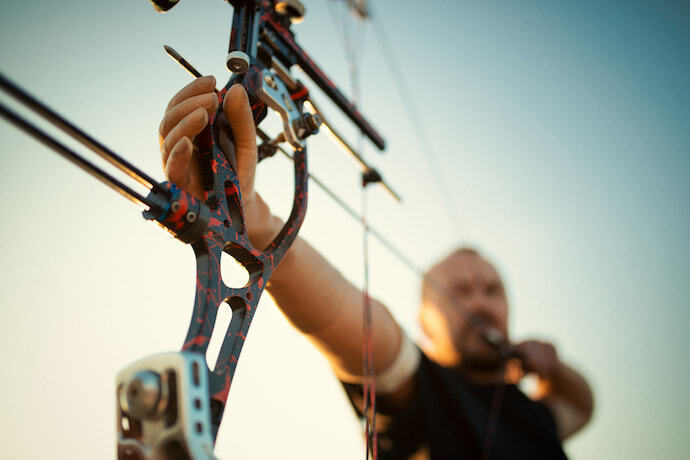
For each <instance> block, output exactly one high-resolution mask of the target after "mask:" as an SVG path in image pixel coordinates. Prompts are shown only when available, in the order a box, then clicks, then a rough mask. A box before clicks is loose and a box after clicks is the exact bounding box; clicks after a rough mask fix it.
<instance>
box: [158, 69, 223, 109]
mask: <svg viewBox="0 0 690 460" xmlns="http://www.w3.org/2000/svg"><path fill="white" fill-rule="evenodd" d="M214 89H216V79H215V78H214V77H213V76H212V75H206V76H203V77H199V78H196V79H194V80H192V82H191V83H190V84H188V85H187V86H185V87H184V88H182V89H181V90H179V91H178V92H177V94H175V95H174V96H173V97H172V99H170V102H169V103H168V106H167V107H166V108H165V110H166V111H168V110H169V109H170V108H171V107H174V106H176V105H177V104H179V103H180V102H182V101H184V100H185V99H189V98H190V97H192V96H197V95H199V94H204V93H210V92H212V91H213V90H214Z"/></svg>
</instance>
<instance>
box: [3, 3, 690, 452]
mask: <svg viewBox="0 0 690 460" xmlns="http://www.w3.org/2000/svg"><path fill="white" fill-rule="evenodd" d="M304 3H305V4H306V6H307V17H306V18H305V21H304V22H303V23H302V24H300V25H298V26H296V27H295V29H294V30H295V32H296V35H297V40H298V42H299V43H300V44H301V45H302V46H303V47H304V49H306V50H307V51H308V52H309V53H310V54H311V55H312V56H313V58H314V60H315V61H316V62H317V63H318V64H319V65H320V66H321V67H322V68H323V69H325V70H326V72H327V73H328V74H329V75H330V76H331V77H332V78H333V80H334V81H335V82H336V83H337V84H338V85H339V86H340V87H341V88H342V89H343V91H344V92H345V93H346V94H348V95H349V96H350V97H353V98H354V97H355V96H356V98H357V99H358V100H359V103H360V106H361V110H362V112H363V113H364V114H365V115H366V116H367V117H368V119H369V120H370V121H371V122H372V124H373V125H374V126H375V127H376V128H377V129H378V130H379V131H380V132H381V133H382V135H383V136H384V137H385V138H386V141H387V150H386V152H385V153H383V154H381V153H378V152H377V151H376V149H375V147H373V146H372V145H370V144H369V143H368V142H366V141H364V142H363V141H360V139H359V136H358V133H357V131H356V129H354V128H353V126H352V125H351V124H350V122H349V121H348V120H346V119H344V118H343V117H342V116H340V114H339V113H338V110H337V109H336V108H335V107H334V106H332V105H330V104H329V103H328V102H327V100H326V98H325V97H323V96H322V95H321V94H320V93H319V91H318V90H317V89H315V87H314V85H311V87H312V88H313V89H312V93H314V94H315V96H318V99H317V100H319V101H320V102H321V103H322V105H323V108H324V110H325V111H326V113H327V114H328V116H329V118H331V119H332V121H333V122H334V124H335V125H336V126H337V127H338V129H340V130H341V131H343V133H345V135H346V137H347V138H348V140H350V142H352V143H353V144H355V145H362V148H363V152H364V154H365V156H366V157H367V159H368V160H370V161H371V162H372V163H374V164H375V165H376V166H377V167H378V169H379V170H380V171H381V172H382V174H383V175H384V177H385V178H386V180H387V181H389V182H390V183H391V184H392V185H393V187H394V188H395V189H396V190H397V191H398V192H399V193H400V194H401V195H402V197H403V201H402V203H397V202H395V201H393V200H392V199H391V198H390V197H389V196H388V195H387V194H386V193H385V192H384V191H382V190H381V189H380V188H378V187H371V188H370V190H369V192H368V194H367V199H368V203H369V204H368V208H369V209H368V219H369V221H370V222H371V225H372V226H373V227H375V228H377V229H378V230H379V231H380V232H381V233H383V234H385V235H387V237H388V238H389V239H390V240H391V241H392V242H393V243H394V244H395V245H396V246H398V247H399V248H401V249H402V250H403V251H404V252H405V253H406V254H407V256H408V257H409V258H410V259H411V260H413V261H414V262H415V263H416V264H418V265H420V266H422V267H427V266H429V265H430V264H431V263H433V262H434V261H435V260H436V259H438V258H439V257H441V256H442V255H443V254H444V253H445V252H446V251H448V250H450V249H452V248H454V247H455V246H457V245H458V244H469V245H472V246H474V247H477V248H478V249H480V250H481V251H484V252H485V253H486V254H487V257H489V258H490V259H491V260H492V261H494V262H495V263H496V265H497V267H498V268H499V270H500V271H501V273H502V275H503V276H504V278H505V281H506V284H507V287H508V294H509V300H510V302H511V333H512V337H513V339H514V340H522V339H526V338H540V339H544V340H550V341H553V342H554V343H555V344H556V346H557V348H558V351H559V354H560V356H561V357H562V358H563V359H565V360H567V361H568V362H569V363H571V364H573V365H574V366H576V367H577V368H578V369H580V370H581V371H582V372H583V373H584V374H585V375H586V376H587V378H588V379H589V381H590V383H591V385H592V387H593V389H594V392H595V397H596V412H595V415H594V418H593V420H592V422H591V423H590V424H589V425H588V426H587V428H586V429H585V430H583V431H582V432H581V433H580V434H578V435H576V436H575V437H574V438H573V439H572V440H570V441H568V442H567V443H566V451H567V452H568V454H569V455H570V456H571V457H572V458H576V459H609V458H627V459H647V458H668V459H671V458H685V456H686V455H687V452H688V451H689V450H690V436H689V435H690V433H689V428H688V426H689V425H688V415H687V414H688V413H689V412H690V394H689V390H688V388H690V385H689V384H690V375H689V373H690V371H689V366H688V349H689V347H688V338H687V333H686V330H687V327H688V325H689V324H690V321H689V319H690V313H688V308H687V306H688V301H687V299H688V298H689V296H690V288H689V283H688V281H689V280H688V274H689V273H690V247H689V244H688V235H689V234H690V203H689V197H690V181H689V177H690V134H689V133H690V130H688V125H689V121H690V72H689V70H690V65H689V62H690V60H689V59H688V49H690V28H689V27H688V24H690V7H689V6H688V3H687V2H674V1H668V2H664V1H662V2H654V3H651V2H625V5H621V4H618V2H593V1H585V2H577V3H573V4H565V3H556V2H546V1H528V2H521V3H520V4H519V5H518V4H507V3H506V2H503V3H501V2H464V1H463V2H456V1H435V2H419V1H416V2H413V1H407V2H400V1H392V0H388V1H384V0H380V1H376V2H370V4H369V5H370V8H371V12H372V14H371V18H370V19H369V20H368V21H360V20H357V19H355V18H354V17H352V16H351V15H349V12H348V9H347V5H346V4H345V3H344V2H342V1H333V0H329V1H326V2H320V1H314V0H312V1H305V2H304ZM0 8H1V9H0V12H1V14H0V62H1V64H0V71H1V72H2V73H3V74H4V75H6V76H7V77H9V78H11V79H13V80H14V81H15V82H18V83H20V84H21V85H22V86H23V87H24V88H25V89H27V90H28V91H29V92H31V93H32V94H34V95H36V96H37V97H39V98H41V99H42V100H43V101H45V102H46V103H47V104H48V105H50V106H51V107H53V108H55V109H57V110H58V111H59V112H61V113H62V114H63V115H65V116H66V117H67V118H68V119H70V120H72V121H73V122H75V123H76V124H77V125H78V126H80V127H82V128H83V129H85V130H86V131H87V132H89V133H91V134H93V135H94V136H95V137H96V138H97V139H99V140H101V141H102V142H104V143H105V144H106V145H108V146H110V147H111V148H112V149H114V150H115V151H117V152H119V153H120V154H121V155H123V156H124V157H125V158H127V159H129V160H130V161H132V162H133V163H134V164H136V165H138V166H139V167H141V168H142V169H143V170H144V171H147V172H149V173H150V174H152V175H153V176H154V177H156V178H158V179H160V180H163V173H162V170H161V166H160V153H159V147H158V139H157V129H158V123H159V122H160V118H161V116H162V113H163V110H164V108H165V106H166V105H167V102H168V100H169V99H170V97H171V96H172V95H173V94H174V93H175V92H176V91H177V90H178V89H180V88H181V87H182V86H184V85H185V84H187V83H188V82H189V81H190V79H191V77H190V76H189V75H188V74H187V73H186V72H185V71H184V70H182V68H181V67H179V66H178V65H177V64H176V63H174V62H173V61H172V60H171V59H170V58H169V57H168V56H167V55H166V54H165V52H164V51H163V48H162V45H163V44H164V43H165V44H169V45H171V46H173V47H174V48H175V49H177V51H179V52H180V53H181V54H182V55H183V56H184V57H185V58H186V59H187V60H189V61H190V62H191V63H192V64H193V65H194V66H196V67H197V68H198V69H199V70H200V71H201V72H202V73H205V74H213V75H215V76H216V78H217V79H218V81H219V86H220V85H221V84H223V83H224V82H225V81H226V79H227V78H228V76H229V73H228V71H227V70H226V68H225V64H224V62H225V55H226V50H227V40H228V35H229V30H230V21H231V18H232V8H231V7H230V6H229V5H228V4H226V3H225V2H222V1H219V0H204V1H183V2H180V5H179V6H177V7H176V8H175V9H173V10H172V11H170V12H169V13H168V14H165V15H160V14H157V13H155V12H154V10H153V9H152V8H151V5H150V3H149V2H147V1H144V0H138V1H129V2H92V1H85V0H64V1H61V2H11V1H3V2H0ZM347 49H350V50H354V51H355V55H356V57H357V59H356V63H357V66H356V67H357V69H356V70H357V75H358V76H359V77H358V78H359V89H358V90H357V85H356V84H353V80H352V78H351V77H352V66H351V63H352V60H351V59H348V58H347V54H348V53H347V52H346V50H347ZM396 63H397V64H396ZM391 70H392V71H391ZM401 93H405V96H404V97H402V98H401V96H400V94H401ZM1 99H2V101H3V103H5V104H8V105H10V106H12V107H15V108H16V109H17V110H19V111H20V112H22V113H25V111H23V110H21V109H19V108H18V107H17V105H16V104H14V103H13V102H12V101H10V100H9V99H8V98H7V97H6V96H4V95H2V96H1ZM28 116H29V117H30V118H31V119H35V117H33V116H31V115H28ZM38 123H39V124H40V125H42V126H44V124H43V123H41V122H38ZM267 129H268V130H269V131H271V132H274V133H275V132H276V130H277V123H276V120H275V119H273V120H268V122H267ZM70 145H73V144H70ZM80 151H83V149H80ZM0 152H2V157H1V161H0V164H1V165H2V166H1V168H2V169H1V172H2V180H1V181H0V199H1V200H2V210H3V217H2V227H1V230H0V231H1V233H0V235H1V237H0V254H1V257H2V261H1V265H0V266H1V267H2V277H0V305H1V312H2V313H1V314H2V316H1V320H0V328H1V329H0V350H1V351H0V355H1V356H2V362H3V374H2V375H3V378H2V387H1V388H2V391H0V407H2V408H3V410H2V412H3V415H2V416H1V417H0V457H2V458H22V459H43V458H56V459H63V458H64V459H67V458H69V459H74V458H84V459H87V458H88V459H92V458H109V457H110V458H112V457H113V456H114V452H115V397H114V382H115V375H116V373H117V372H118V371H119V370H120V369H122V368H123V367H125V366H127V365H128V364H130V363H131V362H133V361H135V360H138V359H139V358H141V357H144V356H147V355H150V354H154V353H158V352H164V351H174V350H178V349H179V348H180V346H181V345H182V340H183V338H184V336H185V333H186V329H187V322H188V320H189V315H190V312H191V306H192V302H193V295H194V263H193V261H194V258H193V254H192V250H191V248H189V247H186V246H185V245H183V244H181V243H179V242H178V241H176V240H174V239H172V238H171V237H170V236H169V235H168V234H166V233H165V232H163V231H162V230H161V229H160V228H158V227H157V226H155V225H152V224H151V223H148V222H145V221H144V220H143V219H142V218H141V217H140V216H139V215H138V214H139V211H138V209H137V208H136V207H135V206H133V205H132V204H131V203H129V202H128V201H126V200H124V199H122V198H121V197H120V196H118V195H117V194H115V193H113V192H112V191H111V190H109V189H108V188H107V187H105V186H103V185H102V184H100V183H98V182H97V181H95V180H94V179H93V178H91V177H89V176H87V175H86V174H84V173H83V172H81V171H80V170H78V169H77V168H75V167H74V166H72V165H71V164H69V163H68V162H66V161H64V160H63V159H61V158H59V157H58V156H57V155H55V154H54V153H52V152H51V151H49V150H47V149H46V148H44V147H42V146H40V145H39V144H38V143H37V142H36V141H34V140H32V139H30V138H28V137H27V136H25V135H23V134H21V133H19V132H18V131H17V130H15V129H14V128H13V127H11V126H9V125H8V124H7V123H6V122H4V121H3V122H0ZM309 152H310V158H309V161H310V167H311V169H312V172H313V173H314V174H315V175H317V176H318V177H319V178H321V179H322V180H323V181H324V182H326V183H327V184H329V185H330V186H331V187H332V188H333V189H334V190H335V191H336V192H337V193H338V194H339V195H341V196H342V197H343V198H344V199H345V201H346V202H348V203H349V204H350V205H351V206H352V207H354V208H355V209H359V208H360V202H361V192H360V189H359V180H360V179H359V171H358V169H357V165H356V164H355V162H354V161H353V160H352V159H351V158H349V157H348V156H346V155H345V154H344V153H342V152H341V151H340V150H338V149H337V148H336V147H335V146H334V145H333V144H332V143H331V142H330V140H329V139H328V138H326V137H325V136H321V135H320V136H318V137H316V138H314V139H313V140H311V141H310V147H309ZM429 159H431V161H430V160H429ZM430 163H431V164H432V165H433V166H430ZM444 184H445V185H444ZM257 188H258V190H259V191H260V192H261V193H262V194H263V195H264V197H265V198H266V199H267V201H268V202H269V203H270V204H271V206H272V208H273V210H274V212H275V213H276V214H279V215H282V216H286V215H287V214H288V212H289V209H290V206H291V203H292V172H291V164H290V163H289V162H288V161H287V160H285V159H283V158H279V157H276V158H275V159H271V160H270V161H265V162H263V163H262V164H261V165H260V166H259V172H258V183H257ZM311 190H312V192H311V194H310V204H309V211H308V213H307V220H306V223H305V225H304V227H303V230H302V235H303V236H304V237H305V238H306V239H308V240H309V241H310V242H311V243H312V244H313V245H314V246H316V247H317V248H318V249H319V250H320V251H322V252H323V253H324V254H325V255H326V256H327V257H328V258H329V260H331V261H332V262H333V263H334V264H335V265H336V266H337V267H338V268H339V269H340V270H341V271H342V272H343V273H344V274H345V275H346V276H347V277H348V278H349V279H351V280H353V281H354V282H355V283H357V284H360V285H361V282H362V277H363V269H362V251H361V247H362V233H361V228H360V225H359V224H358V223H357V222H356V221H355V220H353V219H352V218H351V217H350V216H348V215H347V214H346V213H345V212H344V211H342V209H340V208H339V207H337V206H336V205H335V203H334V202H333V201H331V200H330V198H328V197H327V196H326V195H325V194H324V193H323V192H322V191H320V190H318V189H317V188H316V187H313V186H312V189H311ZM371 246H372V247H371V254H370V259H371V269H370V270H371V290H372V293H373V295H375V296H376V297H378V298H379V299H381V300H382V301H384V303H386V305H388V306H389V307H390V309H391V310H392V311H393V312H394V314H395V315H396V317H397V318H398V320H399V321H400V322H401V324H402V325H403V326H404V327H405V328H406V330H407V331H408V333H409V334H410V335H411V336H412V337H414V338H416V339H419V338H421V334H420V330H419V327H418V324H417V320H416V310H417V305H418V300H419V285H420V280H419V279H418V278H417V277H416V275H415V274H414V273H412V272H410V271H409V270H408V269H407V268H406V267H405V266H404V265H403V264H401V263H400V262H399V261H398V260H397V259H396V258H395V257H393V256H392V255H391V254H390V253H389V252H388V251H387V250H386V249H385V248H383V247H381V246H380V245H379V244H378V243H376V242H374V241H372V244H371ZM242 356H243V357H242V359H241V360H240V363H239V365H238V369H237V373H236V377H235V380H234V383H233V387H232V391H231V392H230V397H229V401H228V406H227V410H226V413H225V417H224V421H223V424H222V426H221V430H220V433H219V436H218V442H217V447H216V453H217V455H218V456H219V457H220V458H242V459H244V458H256V459H267V458H301V459H321V458H326V457H327V458H332V459H352V458H362V457H363V456H364V444H363V438H362V435H361V428H360V426H359V423H358V421H357V420H356V419H355V417H354V415H353V413H352V411H351V409H350V407H349V404H348V402H347V400H346V398H345V396H344V394H343V393H342V390H341V389H340V386H339V384H338V382H337V381H336V380H335V378H334V377H333V376H332V375H331V374H330V371H329V369H328V366H327V364H326V363H325V361H324V360H323V359H322V358H321V357H320V355H319V354H318V353H317V352H316V351H315V350H313V349H312V348H311V346H310V345H309V344H308V343H307V342H306V341H305V340H304V339H303V338H302V337H300V336H299V335H298V334H297V333H296V332H294V331H293V330H292V329H291V328H290V326H289V325H288V324H287V323H286V321H285V319H284V318H283V317H282V315H281V314H280V313H279V312H278V310H277V309H276V308H275V306H274V305H273V303H272V302H271V300H270V298H269V297H268V295H266V296H265V297H264V299H263V301H262V305H261V308H260V310H259V312H258V313H257V316H256V318H255V321H254V324H253V326H252V330H251V334H250V335H249V337H248V340H247V344H246V346H245V348H244V351H243V355H242Z"/></svg>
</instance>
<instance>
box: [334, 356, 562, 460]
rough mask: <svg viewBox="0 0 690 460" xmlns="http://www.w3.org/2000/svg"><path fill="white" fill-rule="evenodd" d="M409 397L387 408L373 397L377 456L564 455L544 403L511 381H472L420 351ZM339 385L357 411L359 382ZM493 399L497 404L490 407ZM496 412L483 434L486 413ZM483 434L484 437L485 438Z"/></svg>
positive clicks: (439, 459) (534, 458)
mask: <svg viewBox="0 0 690 460" xmlns="http://www.w3.org/2000/svg"><path fill="white" fill-rule="evenodd" d="M415 378H416V389H415V393H414V395H413V397H412V400H411V401H410V403H409V404H408V405H406V406H405V407H404V408H403V409H401V410H398V411H390V410H388V409H387V408H386V407H385V398H377V400H379V401H378V402H377V405H378V407H377V415H376V417H377V421H376V425H377V431H378V440H379V442H378V444H379V446H378V456H379V458H380V459H381V460H392V459H395V460H398V459H415V460H416V459H420V460H421V459H432V460H445V459H472V460H474V459H477V460H479V459H481V458H482V454H484V453H485V451H486V447H485V445H486V444H487V442H488V444H490V448H489V452H490V456H489V457H484V458H491V459H493V460H497V459H529V460H539V459H565V458H567V457H566V455H565V453H564V452H563V449H562V447H561V443H560V441H559V440H558V434H557V431H556V422H555V420H554V418H553V415H552V414H551V412H550V411H549V409H547V408H546V407H545V406H544V405H543V404H541V403H539V402H535V401H532V400H531V399H529V398H528V397H527V396H525V395H524V394H523V393H522V392H521V391H520V390H519V389H518V388H517V387H515V386H514V385H506V386H500V387H499V386H491V385H475V384H472V383H470V382H468V381H467V379H466V378H464V377H463V375H462V374H461V373H460V372H459V371H458V370H456V369H450V368H445V367H442V366H439V365H438V364H436V363H434V362H433V361H431V360H429V359H428V358H427V357H426V356H424V354H422V357H421V361H420V363H419V368H418V369H417V372H416V375H415ZM343 386H344V387H345V390H346V392H347V394H348V396H349V397H350V400H351V401H352V403H353V406H354V407H355V409H356V410H357V411H358V413H359V414H360V415H361V413H362V387H361V385H353V384H347V383H344V384H343ZM492 404H493V405H496V406H498V407H497V409H498V410H496V409H494V410H493V411H492ZM490 416H494V417H497V418H496V420H497V422H496V423H495V424H493V427H494V430H495V431H494V434H493V435H489V436H487V435H486V431H487V426H489V424H488V421H489V417H490ZM487 438H488V439H487Z"/></svg>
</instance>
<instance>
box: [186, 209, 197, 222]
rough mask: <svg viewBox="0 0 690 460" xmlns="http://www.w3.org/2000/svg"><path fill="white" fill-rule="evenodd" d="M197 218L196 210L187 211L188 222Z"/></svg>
mask: <svg viewBox="0 0 690 460" xmlns="http://www.w3.org/2000/svg"><path fill="white" fill-rule="evenodd" d="M195 220H196V213H195V212H194V211H189V212H188V213H187V222H194V221H195Z"/></svg>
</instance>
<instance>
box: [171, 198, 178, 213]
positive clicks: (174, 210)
mask: <svg viewBox="0 0 690 460" xmlns="http://www.w3.org/2000/svg"><path fill="white" fill-rule="evenodd" d="M170 209H171V210H172V212H177V211H179V210H180V202H179V201H173V202H172V204H171V205H170Z"/></svg>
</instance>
